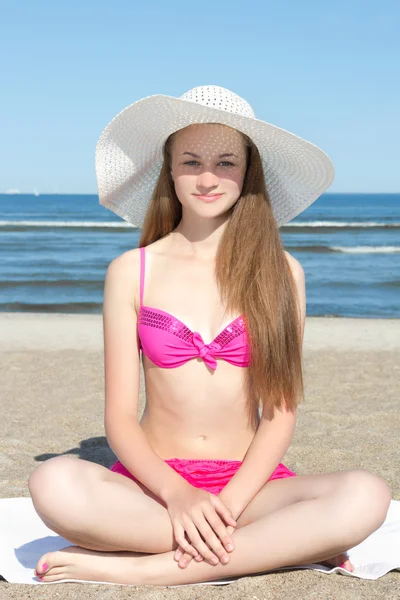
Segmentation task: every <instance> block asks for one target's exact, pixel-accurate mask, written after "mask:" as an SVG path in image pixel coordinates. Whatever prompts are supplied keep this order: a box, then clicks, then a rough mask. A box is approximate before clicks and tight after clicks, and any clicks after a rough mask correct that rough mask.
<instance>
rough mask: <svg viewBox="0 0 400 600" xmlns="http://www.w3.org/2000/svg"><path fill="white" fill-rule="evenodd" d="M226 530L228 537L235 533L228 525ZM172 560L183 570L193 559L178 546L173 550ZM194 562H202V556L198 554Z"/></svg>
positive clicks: (233, 528)
mask: <svg viewBox="0 0 400 600" xmlns="http://www.w3.org/2000/svg"><path fill="white" fill-rule="evenodd" d="M226 530H227V532H228V534H229V535H232V533H233V532H234V531H235V527H232V525H228V527H227V528H226ZM231 552H232V550H231ZM174 559H175V560H176V561H177V562H178V563H179V566H180V567H182V568H183V569H184V568H185V567H187V566H188V564H189V563H190V561H191V560H192V559H193V556H192V555H191V554H189V553H188V552H184V551H183V550H182V548H181V547H180V546H178V547H177V549H176V550H175V554H174ZM195 560H196V561H197V562H201V561H202V560H204V556H202V555H201V554H198V555H197V556H196V557H195Z"/></svg>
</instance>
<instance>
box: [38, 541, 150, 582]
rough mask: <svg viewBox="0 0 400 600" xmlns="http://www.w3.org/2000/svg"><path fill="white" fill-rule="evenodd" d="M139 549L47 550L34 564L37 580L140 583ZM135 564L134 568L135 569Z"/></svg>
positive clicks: (68, 548)
mask: <svg viewBox="0 0 400 600" xmlns="http://www.w3.org/2000/svg"><path fill="white" fill-rule="evenodd" d="M140 556H145V554H141V553H139V552H95V551H94V550H87V549H85V548H81V547H80V546H67V547H66V548H63V549H62V550H59V551H57V552H47V553H46V554H44V555H43V556H42V557H41V558H40V560H39V561H38V563H37V565H36V570H35V575H36V576H37V577H38V578H39V579H40V581H60V580H61V579H77V580H79V581H82V580H86V581H103V582H109V583H122V584H133V585H140V569H139V565H138V564H137V560H136V559H137V557H140ZM135 567H136V568H135Z"/></svg>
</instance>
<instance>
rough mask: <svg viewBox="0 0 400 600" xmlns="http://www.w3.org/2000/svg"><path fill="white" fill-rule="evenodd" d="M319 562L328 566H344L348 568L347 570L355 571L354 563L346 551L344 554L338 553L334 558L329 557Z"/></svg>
mask: <svg viewBox="0 0 400 600" xmlns="http://www.w3.org/2000/svg"><path fill="white" fill-rule="evenodd" d="M319 564H321V565H326V566H328V567H342V568H343V569H346V571H350V572H352V571H354V565H353V564H352V563H351V562H350V559H349V557H348V556H347V554H346V553H345V552H343V553H342V554H338V555H337V556H334V557H333V558H329V559H328V560H323V561H321V562H320V563H319Z"/></svg>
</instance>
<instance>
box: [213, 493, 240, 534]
mask: <svg viewBox="0 0 400 600" xmlns="http://www.w3.org/2000/svg"><path fill="white" fill-rule="evenodd" d="M211 502H212V505H213V506H214V508H215V510H216V511H217V513H218V514H219V515H220V516H221V517H222V518H223V519H224V521H225V523H227V524H228V525H232V526H233V527H236V526H237V521H235V519H234V518H233V516H232V513H231V511H230V510H229V508H228V507H227V506H225V504H224V503H223V502H222V500H221V498H219V497H218V496H211Z"/></svg>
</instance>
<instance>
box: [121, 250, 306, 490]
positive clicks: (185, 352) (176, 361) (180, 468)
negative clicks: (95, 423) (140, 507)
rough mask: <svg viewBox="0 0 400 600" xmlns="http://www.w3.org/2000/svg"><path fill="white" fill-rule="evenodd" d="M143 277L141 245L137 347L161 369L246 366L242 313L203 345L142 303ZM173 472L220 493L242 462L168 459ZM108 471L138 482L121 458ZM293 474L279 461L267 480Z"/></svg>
mask: <svg viewBox="0 0 400 600" xmlns="http://www.w3.org/2000/svg"><path fill="white" fill-rule="evenodd" d="M144 277H145V249H144V247H143V248H140V310H139V315H138V325H137V327H138V337H139V340H140V349H141V350H142V353H143V354H144V355H145V356H147V357H148V358H149V359H150V360H151V361H152V362H153V363H154V364H155V365H157V366H158V367H162V368H164V369H173V368H176V367H180V366H181V365H183V364H185V363H186V362H187V361H189V360H192V359H197V360H198V359H201V360H203V361H204V363H205V364H206V365H207V367H209V368H210V369H212V370H213V371H214V370H215V369H216V368H217V365H218V363H217V360H216V359H222V360H226V361H227V362H229V363H231V364H232V365H235V366H237V367H247V366H248V365H249V360H250V358H249V356H250V350H249V344H248V341H247V335H246V327H245V322H244V319H243V317H242V316H240V317H237V318H236V319H234V320H233V321H232V322H231V323H230V324H229V325H227V326H226V327H225V329H223V331H221V333H219V334H218V335H217V337H216V338H215V339H214V340H213V341H212V342H210V343H209V344H205V343H204V340H203V338H202V336H201V335H200V333H198V332H197V331H191V330H190V329H189V327H187V326H186V325H185V324H184V323H182V321H180V320H179V319H177V318H175V317H174V316H173V315H171V314H170V313H168V312H165V311H163V310H160V309H158V308H152V307H150V306H144V305H143V291H144ZM165 462H166V463H168V464H169V465H170V467H172V468H173V469H174V470H175V471H177V472H178V473H179V474H180V475H181V476H182V477H184V478H185V479H186V480H187V481H188V482H189V483H191V484H192V485H193V486H195V487H199V488H202V489H205V490H207V491H209V492H211V493H213V494H219V493H220V491H221V490H222V489H223V488H224V487H225V485H226V484H227V483H228V481H229V480H230V479H231V478H232V477H233V475H234V474H235V473H236V471H237V470H238V469H239V467H240V465H241V464H242V461H237V460H202V459H180V458H171V459H167V460H165ZM111 471H114V472H115V473H120V474H121V475H125V476H126V477H130V478H131V479H133V480H135V481H137V479H136V477H134V476H133V475H132V474H131V473H130V472H129V471H128V470H127V469H126V468H125V467H124V466H123V464H122V463H121V462H120V461H117V462H116V463H115V464H113V465H112V466H111ZM294 475H296V473H293V472H292V471H290V470H289V469H288V468H287V467H286V466H285V465H283V464H282V463H279V465H278V466H277V468H276V469H275V471H274V472H273V474H272V475H271V477H270V478H269V481H271V480H273V479H281V478H283V477H291V476H294Z"/></svg>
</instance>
